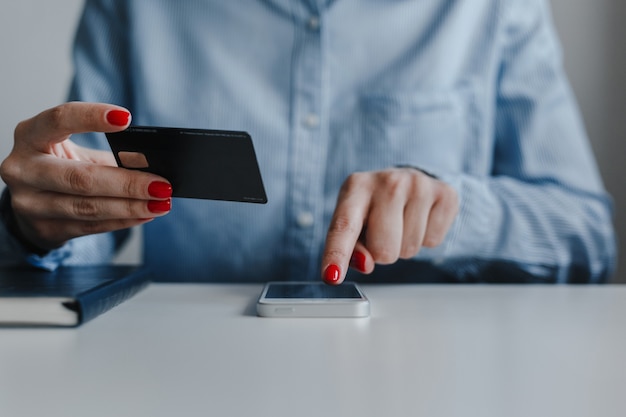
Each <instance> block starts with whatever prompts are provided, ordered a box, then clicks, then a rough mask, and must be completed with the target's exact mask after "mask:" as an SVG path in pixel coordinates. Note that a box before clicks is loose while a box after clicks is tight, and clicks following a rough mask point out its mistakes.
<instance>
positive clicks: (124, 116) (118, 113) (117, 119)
mask: <svg viewBox="0 0 626 417" xmlns="http://www.w3.org/2000/svg"><path fill="white" fill-rule="evenodd" d="M129 120H130V113H129V112H127V111H126V110H110V111H109V112H108V113H107V122H109V123H111V124H112V125H113V126H126V125H127V124H128V121H129Z"/></svg>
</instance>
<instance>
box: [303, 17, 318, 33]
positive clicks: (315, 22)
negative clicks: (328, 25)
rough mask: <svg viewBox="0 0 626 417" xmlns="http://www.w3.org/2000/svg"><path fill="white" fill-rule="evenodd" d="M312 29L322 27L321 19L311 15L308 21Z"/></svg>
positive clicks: (307, 23)
mask: <svg viewBox="0 0 626 417" xmlns="http://www.w3.org/2000/svg"><path fill="white" fill-rule="evenodd" d="M306 25H307V26H308V28H309V29H310V30H318V29H319V28H320V19H319V17H317V16H311V17H310V18H309V20H308V21H307V22H306Z"/></svg>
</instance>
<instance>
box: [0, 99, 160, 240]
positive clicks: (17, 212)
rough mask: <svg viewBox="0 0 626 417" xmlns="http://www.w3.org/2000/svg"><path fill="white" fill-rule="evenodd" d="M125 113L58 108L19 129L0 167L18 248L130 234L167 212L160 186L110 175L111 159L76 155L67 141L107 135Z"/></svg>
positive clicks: (148, 177)
mask: <svg viewBox="0 0 626 417" xmlns="http://www.w3.org/2000/svg"><path fill="white" fill-rule="evenodd" d="M129 123H130V112H128V110H126V109H124V108H121V107H117V106H113V105H109V104H99V103H79V102H74V103H66V104H62V105H60V106H57V107H54V108H52V109H49V110H46V111H44V112H42V113H41V114H39V115H37V116H35V117H33V118H31V119H28V120H25V121H23V122H21V123H19V124H18V125H17V127H16V129H15V142H14V146H13V150H12V151H11V153H10V154H9V156H8V157H7V158H6V159H5V160H4V162H2V165H1V166H0V175H1V176H2V179H3V180H4V182H5V183H6V184H7V186H8V188H9V190H10V192H11V204H12V207H13V212H14V216H15V221H16V223H17V229H18V231H17V233H18V234H19V235H20V236H19V237H20V238H21V239H22V240H25V241H26V242H27V243H30V244H31V245H32V246H34V247H36V248H40V249H41V250H43V251H47V250H51V249H54V248H57V247H59V246H61V245H63V244H64V243H65V242H66V241H68V240H69V239H72V238H74V237H78V236H83V235H87V234H93V233H103V232H109V231H113V230H117V229H123V228H128V227H132V226H135V225H138V224H141V223H145V222H146V221H149V220H151V219H152V218H154V217H156V216H160V215H164V214H166V213H167V212H169V210H170V206H171V199H170V197H171V192H172V190H171V186H170V184H169V183H168V182H167V181H166V180H165V179H163V178H161V177H159V176H157V175H154V174H149V173H145V172H140V171H131V170H126V169H121V168H117V167H116V164H115V159H114V157H113V154H112V153H111V152H105V151H96V150H92V149H87V148H84V147H80V146H78V145H76V144H75V143H73V142H72V141H71V140H69V137H70V135H71V134H73V133H82V132H114V131H120V130H124V129H125V128H126V127H127V126H128V125H129Z"/></svg>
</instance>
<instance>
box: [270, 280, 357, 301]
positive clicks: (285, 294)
mask: <svg viewBox="0 0 626 417" xmlns="http://www.w3.org/2000/svg"><path fill="white" fill-rule="evenodd" d="M265 298H292V299H296V298H308V299H329V298H331V299H332V298H362V295H361V293H360V292H359V290H358V289H357V288H356V286H355V285H354V284H352V283H349V282H346V283H343V284H341V285H337V286H332V285H327V284H324V283H313V282H312V283H306V282H302V283H293V282H286V283H281V282H276V283H272V284H271V285H270V286H269V288H268V289H267V292H266V293H265Z"/></svg>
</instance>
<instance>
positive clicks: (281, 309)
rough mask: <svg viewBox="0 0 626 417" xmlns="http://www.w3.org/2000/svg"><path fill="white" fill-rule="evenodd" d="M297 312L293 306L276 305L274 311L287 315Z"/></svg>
mask: <svg viewBox="0 0 626 417" xmlns="http://www.w3.org/2000/svg"><path fill="white" fill-rule="evenodd" d="M295 312H296V309H295V308H293V307H276V308H275V309H274V313H276V314H284V315H287V314H293V313H295Z"/></svg>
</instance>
